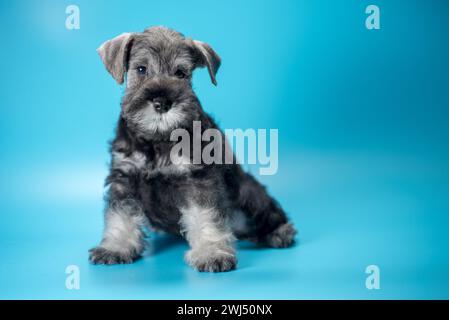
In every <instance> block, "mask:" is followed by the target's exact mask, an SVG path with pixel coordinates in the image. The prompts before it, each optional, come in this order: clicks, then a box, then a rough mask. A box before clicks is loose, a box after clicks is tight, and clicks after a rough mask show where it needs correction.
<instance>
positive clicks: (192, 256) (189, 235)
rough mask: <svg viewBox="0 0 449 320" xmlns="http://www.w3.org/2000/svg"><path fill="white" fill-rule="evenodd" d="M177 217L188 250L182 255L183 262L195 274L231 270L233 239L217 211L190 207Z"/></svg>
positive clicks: (234, 259) (233, 256)
mask: <svg viewBox="0 0 449 320" xmlns="http://www.w3.org/2000/svg"><path fill="white" fill-rule="evenodd" d="M181 214H182V217H181V221H180V224H181V231H182V233H183V234H184V236H185V237H186V239H187V241H188V242H189V245H190V247H191V249H190V250H189V251H188V252H187V253H186V255H185V259H186V261H187V263H188V264H190V265H191V266H192V267H193V268H195V269H197V270H198V271H207V272H222V271H228V270H232V269H235V267H236V265H237V258H236V255H235V250H234V247H233V242H234V240H235V238H234V236H233V234H232V232H231V230H230V229H229V228H228V227H227V224H226V223H225V221H224V219H223V218H221V217H220V214H219V212H218V211H217V209H216V208H212V207H204V206H198V205H191V206H189V207H187V208H183V209H181Z"/></svg>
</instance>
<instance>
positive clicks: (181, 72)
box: [175, 69, 187, 79]
mask: <svg viewBox="0 0 449 320" xmlns="http://www.w3.org/2000/svg"><path fill="white" fill-rule="evenodd" d="M175 77H177V78H179V79H184V78H186V77H187V74H186V73H185V72H184V70H181V69H178V70H176V72H175Z"/></svg>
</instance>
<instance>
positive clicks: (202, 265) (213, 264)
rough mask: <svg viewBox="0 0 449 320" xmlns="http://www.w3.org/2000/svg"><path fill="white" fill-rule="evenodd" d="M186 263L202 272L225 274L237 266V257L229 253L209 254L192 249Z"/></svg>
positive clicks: (187, 255) (188, 253)
mask: <svg viewBox="0 0 449 320" xmlns="http://www.w3.org/2000/svg"><path fill="white" fill-rule="evenodd" d="M186 261H187V263H188V264H190V265H191V266H192V267H193V268H194V269H196V270H198V271H200V272H225V271H230V270H234V269H235V268H236V266H237V258H236V256H235V255H234V254H233V253H228V252H218V253H217V252H216V253H212V252H209V253H208V252H204V251H201V250H194V249H192V250H190V251H188V252H187V254H186Z"/></svg>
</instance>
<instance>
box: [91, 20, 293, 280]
mask: <svg viewBox="0 0 449 320" xmlns="http://www.w3.org/2000/svg"><path fill="white" fill-rule="evenodd" d="M98 51H99V54H100V56H101V58H102V60H103V62H104V64H105V66H106V68H107V70H108V71H109V72H110V73H111V75H112V76H113V77H114V79H115V80H116V81H117V82H118V83H119V84H120V83H123V82H124V80H125V74H126V91H125V95H124V97H123V100H122V104H121V114H120V118H119V121H118V125H117V129H116V136H115V138H114V140H113V141H112V144H111V154H112V162H111V168H110V173H109V176H108V177H107V179H106V184H107V185H108V186H109V189H108V194H107V207H106V214H105V230H104V234H103V240H102V241H101V243H100V245H99V246H98V247H96V248H93V249H91V251H90V260H91V262H93V263H100V264H115V263H129V262H132V261H133V260H135V259H136V258H138V257H139V256H140V255H141V253H142V251H143V249H144V233H143V229H144V228H145V227H146V225H151V226H152V227H154V228H156V229H160V230H163V231H166V232H170V233H174V234H181V235H183V236H184V237H185V239H186V240H187V241H188V243H189V245H190V247H191V250H189V251H188V252H187V254H186V261H187V262H188V263H189V264H190V265H191V266H192V267H194V268H195V269H197V270H199V271H210V272H217V271H227V270H231V269H234V268H235V267H236V263H237V259H236V254H235V249H234V246H233V243H234V240H235V238H240V239H242V238H245V239H250V240H253V241H256V242H258V243H261V244H264V245H267V246H271V247H278V248H283V247H288V246H290V245H292V243H293V241H294V236H295V229H294V228H293V226H292V224H291V223H289V222H288V219H287V216H286V214H285V213H284V211H283V210H282V209H281V207H280V206H279V204H278V203H277V202H276V201H275V200H274V199H273V198H272V197H270V196H269V195H268V193H267V192H266V190H265V188H264V187H263V186H262V185H261V184H260V183H259V182H257V181H256V180H255V179H254V177H253V176H251V175H250V174H248V173H245V172H244V171H243V170H242V169H241V167H240V165H238V164H237V163H236V161H234V164H214V163H212V164H189V163H187V164H186V163H172V161H171V159H170V150H171V148H172V147H173V146H174V145H175V144H176V143H177V141H170V133H171V132H172V130H174V129H177V128H183V129H185V130H187V131H188V132H189V133H190V134H192V132H193V129H192V126H193V121H200V122H201V132H204V131H205V130H207V129H210V128H214V129H217V125H216V124H215V122H214V121H213V119H212V118H211V117H210V116H209V115H208V114H206V113H205V112H204V111H203V109H202V107H201V104H200V102H199V100H198V98H197V97H196V95H195V93H194V92H193V90H192V83H191V77H192V72H193V70H194V69H195V68H197V67H207V68H208V71H209V74H210V77H211V81H212V83H214V84H216V79H215V75H216V72H217V70H218V68H219V66H220V58H219V56H218V55H217V54H216V53H215V52H214V50H212V48H211V47H210V46H209V45H207V44H205V43H203V42H200V41H195V40H191V39H188V38H185V37H184V36H183V35H182V34H180V33H178V32H176V31H173V30H170V29H167V28H164V27H153V28H150V29H147V30H145V31H144V32H141V33H125V34H122V35H120V36H118V37H116V38H114V39H112V40H110V41H107V42H106V43H104V44H103V45H102V46H101V47H100V48H99V50H98ZM223 137H224V135H223ZM223 141H225V139H223ZM225 143H226V142H223V152H222V154H223V155H225V153H226V152H225V151H226V150H225V149H226V148H225ZM186 160H192V159H186ZM187 162H188V161H187ZM190 163H193V162H192V161H190Z"/></svg>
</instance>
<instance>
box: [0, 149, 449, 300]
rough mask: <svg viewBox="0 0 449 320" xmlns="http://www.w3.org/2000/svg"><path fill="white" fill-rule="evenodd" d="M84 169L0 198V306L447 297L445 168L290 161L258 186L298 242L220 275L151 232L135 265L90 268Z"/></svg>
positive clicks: (249, 252)
mask: <svg viewBox="0 0 449 320" xmlns="http://www.w3.org/2000/svg"><path fill="white" fill-rule="evenodd" d="M87 169H89V168H85V169H82V168H80V167H77V168H75V167H67V168H60V169H58V170H55V171H56V172H57V174H55V176H54V177H53V178H51V179H50V180H48V181H46V180H45V179H44V178H43V177H42V176H39V173H35V175H36V176H33V178H35V179H37V180H36V181H39V185H30V183H27V181H26V180H24V181H19V182H18V183H21V184H23V188H22V190H25V194H22V193H21V194H17V193H16V192H15V191H13V190H12V189H10V190H5V189H3V190H2V191H3V192H4V193H6V194H8V200H5V199H3V200H2V204H1V210H2V212H9V213H11V216H8V221H7V222H8V223H7V224H2V225H1V234H2V238H1V240H2V241H1V252H2V263H1V264H0V283H1V290H0V298H7V299H11V298H26V299H35V298H55V299H72V298H76V299H79V298H81V299H91V298H92V299H93V298H110V299H118V298H126V299H174V298H182V299H197V298H198V299H220V298H230V299H244V298H251V299H256V298H260V299H298V298H305V299H309V298H320V299H321V298H324V299H343V298H354V299H359V298H368V299H377V298H379V299H385V298H405V299H409V298H446V299H447V298H449V274H448V272H447V270H449V252H448V250H447V243H448V240H449V234H448V232H447V230H448V225H449V219H448V215H447V212H448V210H449V197H448V194H449V186H448V184H447V181H448V178H449V170H448V165H447V164H444V163H437V162H435V161H433V162H431V163H429V162H428V160H426V159H425V158H423V159H420V160H417V158H416V157H413V158H406V157H404V156H402V157H393V156H384V157H379V156H373V155H368V154H314V153H311V154H298V155H295V156H289V157H286V158H285V159H284V161H281V163H280V171H279V174H278V175H277V176H275V177H269V178H264V179H263V181H264V182H266V183H269V185H270V190H271V191H272V193H273V194H275V195H276V196H277V198H278V199H279V201H280V202H281V203H282V204H283V206H284V207H285V209H286V210H287V211H288V212H290V213H291V217H292V219H293V221H294V223H295V225H296V226H297V228H298V230H299V236H298V244H297V245H296V246H295V247H293V248H289V249H264V248H258V247H256V246H254V245H253V244H251V243H247V242H240V243H239V244H238V249H239V251H238V258H239V266H238V269H237V270H236V271H232V272H228V273H222V274H207V273H198V272H196V271H194V270H192V269H191V268H189V267H188V266H187V265H186V264H185V263H184V261H183V253H184V252H185V250H186V249H187V245H186V244H185V243H184V241H182V240H181V239H178V238H176V237H172V236H168V235H151V236H150V239H149V244H150V248H149V250H148V252H147V253H146V254H145V256H144V258H142V259H141V260H139V261H137V262H136V263H134V264H131V265H117V266H93V265H90V264H89V263H88V261H87V250H88V249H89V248H90V247H92V246H94V245H95V244H96V243H97V242H98V241H99V240H100V234H101V229H102V214H101V211H102V206H103V204H102V201H101V192H99V191H98V190H101V184H102V174H105V173H106V171H105V169H104V168H103V169H101V168H99V169H98V170H90V171H89V170H87ZM42 170H43V171H45V168H42ZM74 170H77V172H78V174H77V175H73V174H71V172H73V171H74ZM30 174H31V176H32V175H33V173H30ZM4 176H6V177H8V173H6V172H4ZM25 178H28V177H27V172H23V179H25ZM68 185H76V186H77V188H76V189H70V188H69V187H68ZM291 185H295V186H296V188H291V187H290V186H291ZM3 187H4V186H3ZM96 187H100V188H96ZM97 189H98V190H97ZM79 190H84V191H83V192H80V191H79ZM93 190H97V192H91V191H93ZM27 192H28V193H27ZM23 199H27V201H23ZM18 230H20V231H18ZM371 264H375V265H378V266H379V268H380V272H381V277H380V285H381V288H380V289H379V290H367V289H366V288H365V279H366V277H367V275H366V274H365V268H366V266H368V265H371ZM68 265H77V266H79V268H80V289H79V290H68V289H66V287H65V279H66V274H65V268H66V267H67V266H68Z"/></svg>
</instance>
